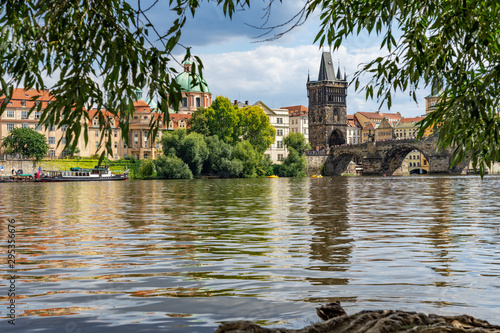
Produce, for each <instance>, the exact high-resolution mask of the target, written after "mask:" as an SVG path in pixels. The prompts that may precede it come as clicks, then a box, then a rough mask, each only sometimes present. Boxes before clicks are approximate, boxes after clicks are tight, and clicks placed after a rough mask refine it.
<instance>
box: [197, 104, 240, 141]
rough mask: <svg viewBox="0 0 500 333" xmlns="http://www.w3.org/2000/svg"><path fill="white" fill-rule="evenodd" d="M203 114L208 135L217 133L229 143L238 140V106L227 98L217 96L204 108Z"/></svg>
mask: <svg viewBox="0 0 500 333" xmlns="http://www.w3.org/2000/svg"><path fill="white" fill-rule="evenodd" d="M204 115H205V117H206V121H207V123H206V126H207V128H208V129H209V131H210V135H217V136H218V137H219V138H220V139H221V140H222V141H224V142H227V143H229V144H235V143H236V142H238V141H239V135H240V133H239V127H238V124H239V117H238V108H237V107H234V106H233V104H231V101H230V100H229V98H227V97H223V96H217V98H215V100H214V101H213V102H212V106H211V107H209V108H207V109H205V110H204Z"/></svg>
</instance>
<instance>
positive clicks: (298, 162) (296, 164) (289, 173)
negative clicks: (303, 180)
mask: <svg viewBox="0 0 500 333" xmlns="http://www.w3.org/2000/svg"><path fill="white" fill-rule="evenodd" d="M279 176H282V177H305V176H307V159H306V156H305V155H304V154H299V153H298V152H297V151H296V150H295V149H293V148H289V149H288V156H287V157H286V158H285V160H284V161H283V164H282V165H281V167H280V169H279Z"/></svg>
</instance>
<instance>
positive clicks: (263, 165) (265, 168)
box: [257, 154, 276, 176]
mask: <svg viewBox="0 0 500 333" xmlns="http://www.w3.org/2000/svg"><path fill="white" fill-rule="evenodd" d="M257 173H258V175H259V176H272V175H275V174H276V173H275V172H274V168H273V161H272V160H271V156H269V155H267V154H266V155H264V157H263V158H262V160H261V161H260V164H259V166H258V169H257Z"/></svg>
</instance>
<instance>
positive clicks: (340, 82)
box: [307, 52, 347, 150]
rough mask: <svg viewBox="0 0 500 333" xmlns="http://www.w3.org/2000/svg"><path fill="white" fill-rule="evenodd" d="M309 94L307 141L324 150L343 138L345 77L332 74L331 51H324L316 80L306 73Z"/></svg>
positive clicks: (313, 147)
mask: <svg viewBox="0 0 500 333" xmlns="http://www.w3.org/2000/svg"><path fill="white" fill-rule="evenodd" d="M307 97H309V117H308V118H309V142H310V143H311V148H312V149H313V150H323V149H325V148H328V147H330V146H336V145H341V144H344V143H345V142H346V134H347V133H346V130H347V122H346V112H347V105H346V97H347V77H346V74H345V72H344V77H343V78H342V77H341V74H340V66H339V68H338V70H337V75H335V69H334V68H333V64H332V56H331V54H330V52H323V55H322V56H321V66H320V68H319V75H318V81H310V79H309V76H308V77H307Z"/></svg>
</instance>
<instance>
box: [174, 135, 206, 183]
mask: <svg viewBox="0 0 500 333" xmlns="http://www.w3.org/2000/svg"><path fill="white" fill-rule="evenodd" d="M177 156H179V158H180V159H181V160H183V161H184V162H185V163H186V164H187V165H188V166H189V168H190V169H191V171H192V172H193V175H194V176H199V175H200V174H201V169H202V167H203V162H205V160H206V159H207V157H208V148H207V144H206V143H205V140H204V138H203V136H202V135H201V134H198V133H191V134H188V135H187V136H186V137H185V139H184V140H183V141H182V142H181V147H180V149H178V150H177Z"/></svg>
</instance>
